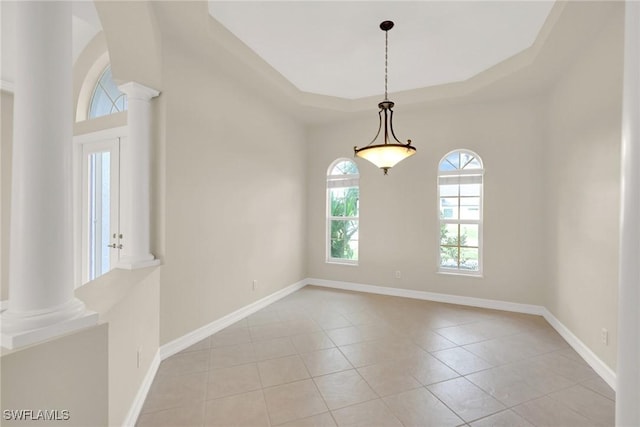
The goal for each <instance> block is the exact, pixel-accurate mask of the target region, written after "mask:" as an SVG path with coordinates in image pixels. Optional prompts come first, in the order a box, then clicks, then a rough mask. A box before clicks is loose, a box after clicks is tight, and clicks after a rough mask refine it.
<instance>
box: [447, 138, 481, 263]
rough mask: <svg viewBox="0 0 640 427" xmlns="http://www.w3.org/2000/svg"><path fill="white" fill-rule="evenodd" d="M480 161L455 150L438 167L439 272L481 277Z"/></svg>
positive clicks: (474, 154) (471, 153) (462, 151)
mask: <svg viewBox="0 0 640 427" xmlns="http://www.w3.org/2000/svg"><path fill="white" fill-rule="evenodd" d="M483 175H484V168H483V166H482V160H481V159H480V157H479V156H478V155H477V154H476V153H474V152H472V151H468V150H455V151H452V152H450V153H449V154H447V155H446V156H444V157H443V158H442V160H441V161H440V164H439V167H438V209H439V218H440V243H439V245H440V251H439V254H440V255H439V262H438V268H439V271H440V272H447V273H459V274H471V275H480V274H481V273H482V178H483Z"/></svg>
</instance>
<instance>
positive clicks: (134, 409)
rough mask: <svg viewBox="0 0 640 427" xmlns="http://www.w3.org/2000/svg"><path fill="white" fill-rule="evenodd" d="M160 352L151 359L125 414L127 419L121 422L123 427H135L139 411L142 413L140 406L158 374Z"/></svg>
mask: <svg viewBox="0 0 640 427" xmlns="http://www.w3.org/2000/svg"><path fill="white" fill-rule="evenodd" d="M160 362H161V360H160V350H159V349H158V351H157V352H156V355H155V356H154V357H153V360H152V361H151V365H150V366H149V369H148V370H147V373H146V374H145V376H144V378H143V380H142V383H141V384H140V388H138V392H137V393H136V397H135V398H134V399H133V402H132V403H131V407H130V408H129V412H128V413H127V417H126V418H125V419H124V421H123V422H122V425H123V427H133V426H135V425H136V421H137V420H138V416H139V415H140V411H142V406H143V405H144V401H145V400H146V399H147V394H149V390H151V384H153V380H154V378H155V377H156V373H157V372H158V368H159V367H160Z"/></svg>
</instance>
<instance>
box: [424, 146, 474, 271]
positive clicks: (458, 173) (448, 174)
mask: <svg viewBox="0 0 640 427" xmlns="http://www.w3.org/2000/svg"><path fill="white" fill-rule="evenodd" d="M454 153H466V154H468V155H470V156H473V157H474V158H475V159H477V160H478V162H479V163H480V166H481V168H480V169H467V170H465V169H464V166H463V168H462V169H456V170H447V171H443V170H441V169H440V167H441V164H442V162H444V161H446V159H447V157H449V156H450V155H451V154H454ZM452 177H458V178H460V179H461V180H465V177H466V179H468V180H470V181H471V180H473V181H479V182H476V183H479V184H480V195H479V199H480V200H479V206H478V207H479V215H478V219H477V220H476V219H459V218H458V219H446V218H441V217H440V207H441V206H440V203H441V196H440V190H441V188H440V187H441V183H442V181H444V180H446V179H447V178H452ZM460 184H462V183H460ZM436 186H437V203H436V209H437V211H436V217H437V218H438V233H437V253H438V257H437V263H438V264H437V269H438V273H443V274H455V275H461V276H472V277H482V274H483V252H484V248H483V226H482V224H483V216H484V206H483V205H484V163H483V161H482V158H481V157H480V156H479V155H478V154H477V153H475V152H473V151H471V150H467V149H457V150H452V151H450V152H448V153H447V154H445V155H444V156H443V157H442V159H440V161H439V162H438V179H437V182H436ZM458 201H460V197H458ZM459 212H460V208H458V215H459ZM443 224H458V225H464V224H473V225H477V226H478V270H466V269H461V268H459V267H456V268H453V267H444V266H442V265H441V264H442V260H441V252H440V248H441V236H440V229H441V227H442V225H443ZM463 247H464V246H460V245H459V242H458V251H460V249H461V248H463Z"/></svg>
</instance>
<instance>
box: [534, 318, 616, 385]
mask: <svg viewBox="0 0 640 427" xmlns="http://www.w3.org/2000/svg"><path fill="white" fill-rule="evenodd" d="M542 316H543V317H544V319H545V320H546V321H547V322H549V324H550V325H551V326H552V327H553V329H555V330H556V331H557V332H558V333H559V334H560V336H561V337H562V338H564V340H565V341H566V342H568V343H569V345H570V346H571V347H572V348H573V349H574V350H575V351H576V353H578V354H579V355H580V357H582V358H583V359H584V360H585V361H586V362H587V363H588V364H589V366H591V368H593V370H594V371H596V373H597V374H598V375H600V377H601V378H602V379H603V380H604V381H605V382H606V383H607V384H609V387H611V388H612V389H614V390H615V389H616V373H615V372H614V371H613V369H611V368H610V367H609V366H608V365H607V364H606V363H604V362H603V361H602V360H601V359H600V358H599V357H598V356H596V354H595V353H594V352H593V351H591V349H590V348H589V347H587V345H586V344H585V343H583V342H582V341H580V339H579V338H578V337H576V336H575V335H574V334H573V332H571V330H570V329H569V328H567V327H566V326H565V325H564V324H563V323H562V322H560V321H559V320H558V319H557V318H556V316H554V315H553V314H552V313H551V312H550V311H549V310H547V309H546V308H545V309H544V312H543V314H542Z"/></svg>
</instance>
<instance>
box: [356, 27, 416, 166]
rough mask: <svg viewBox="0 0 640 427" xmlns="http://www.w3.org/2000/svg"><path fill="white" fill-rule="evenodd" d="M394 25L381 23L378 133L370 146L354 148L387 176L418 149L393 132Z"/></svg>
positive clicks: (357, 154)
mask: <svg viewBox="0 0 640 427" xmlns="http://www.w3.org/2000/svg"><path fill="white" fill-rule="evenodd" d="M393 25H394V24H393V21H383V22H382V23H380V29H381V30H382V31H384V101H382V102H380V103H379V104H378V108H380V111H379V112H378V119H379V124H378V132H377V133H376V136H375V137H374V138H373V140H372V141H371V142H370V143H369V144H368V145H366V146H364V147H362V148H358V146H355V147H353V151H354V154H355V155H356V156H358V157H361V158H363V159H366V160H368V161H370V162H371V163H373V164H374V165H376V166H377V167H379V168H380V169H382V170H383V171H384V174H385V175H387V172H388V171H389V169H391V168H392V167H393V166H395V165H396V164H398V163H399V162H401V161H402V160H404V159H406V158H407V157H410V156H412V155H414V154H415V153H416V148H415V147H413V146H412V145H411V140H410V139H408V140H407V143H406V144H403V143H402V142H400V140H399V139H398V138H397V137H396V134H395V132H394V131H393V107H394V105H395V104H394V103H393V102H392V101H389V96H388V91H387V86H388V72H387V66H388V57H389V55H388V53H389V30H390V29H392V28H393ZM383 113H384V133H383V136H382V143H381V144H375V142H376V140H377V139H378V137H379V136H380V133H381V131H382V122H383V118H382V116H383ZM390 137H391V138H393V140H390V139H389V138H390ZM394 141H395V142H394Z"/></svg>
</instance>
